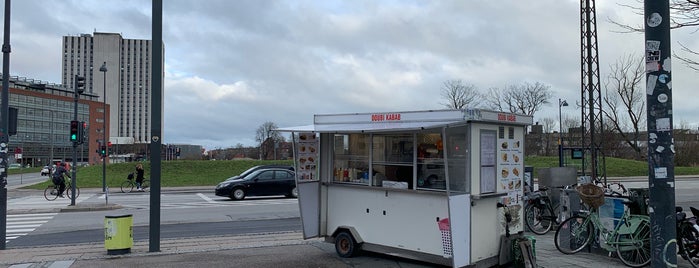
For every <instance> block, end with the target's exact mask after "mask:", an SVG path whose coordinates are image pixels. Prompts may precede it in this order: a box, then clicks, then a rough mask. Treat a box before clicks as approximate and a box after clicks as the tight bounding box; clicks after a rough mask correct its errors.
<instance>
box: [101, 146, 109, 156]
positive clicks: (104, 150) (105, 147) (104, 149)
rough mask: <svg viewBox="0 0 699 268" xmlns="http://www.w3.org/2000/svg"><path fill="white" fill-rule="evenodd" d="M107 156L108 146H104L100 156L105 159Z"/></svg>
mask: <svg viewBox="0 0 699 268" xmlns="http://www.w3.org/2000/svg"><path fill="white" fill-rule="evenodd" d="M106 155H107V146H104V145H102V148H101V149H100V156H102V157H104V156H106Z"/></svg>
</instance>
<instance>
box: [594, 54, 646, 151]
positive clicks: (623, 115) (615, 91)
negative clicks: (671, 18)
mask: <svg viewBox="0 0 699 268" xmlns="http://www.w3.org/2000/svg"><path fill="white" fill-rule="evenodd" d="M644 68H645V65H644V61H643V57H639V56H637V55H633V54H631V55H627V56H624V57H622V58H620V59H618V60H617V61H616V62H615V63H614V64H612V65H611V66H610V69H611V72H610V73H609V75H608V76H607V80H606V82H605V95H604V98H603V102H604V105H605V106H607V108H606V109H604V110H602V114H603V115H604V117H605V118H606V119H607V120H606V121H607V123H608V125H609V126H610V127H611V130H612V131H613V132H616V133H617V134H619V136H620V137H621V139H622V140H623V141H624V142H625V143H626V144H628V145H629V147H631V148H632V149H633V150H634V152H635V154H636V156H635V158H636V159H641V158H642V156H643V154H642V152H641V146H640V145H639V143H638V142H639V139H640V138H641V136H640V135H641V127H642V124H644V123H645V120H644V114H645V94H644V91H643V90H644V87H643V81H644V79H645V69H644Z"/></svg>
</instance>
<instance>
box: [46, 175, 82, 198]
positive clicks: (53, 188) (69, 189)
mask: <svg viewBox="0 0 699 268" xmlns="http://www.w3.org/2000/svg"><path fill="white" fill-rule="evenodd" d="M72 181H73V179H70V178H69V179H68V180H66V190H65V193H64V194H65V196H67V197H68V198H72V197H73V195H72V193H73V185H72ZM58 188H59V186H58V185H56V184H49V186H46V189H45V190H44V198H46V200H48V201H53V200H56V198H58ZM78 196H80V188H79V187H77V186H75V198H76V199H77V198H78Z"/></svg>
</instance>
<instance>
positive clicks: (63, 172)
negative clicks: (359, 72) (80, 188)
mask: <svg viewBox="0 0 699 268" xmlns="http://www.w3.org/2000/svg"><path fill="white" fill-rule="evenodd" d="M63 176H68V178H70V175H68V170H67V169H66V163H60V164H58V166H57V167H56V171H55V172H53V177H52V178H51V180H52V182H53V184H54V185H56V186H58V196H60V197H64V196H63V191H65V190H66V180H65V178H64V177H63Z"/></svg>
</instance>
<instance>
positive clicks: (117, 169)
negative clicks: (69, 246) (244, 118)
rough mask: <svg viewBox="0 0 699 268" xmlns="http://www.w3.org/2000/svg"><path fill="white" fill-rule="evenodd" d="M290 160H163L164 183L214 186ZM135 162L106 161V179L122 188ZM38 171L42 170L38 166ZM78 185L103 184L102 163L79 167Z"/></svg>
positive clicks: (146, 166)
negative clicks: (109, 162) (257, 169)
mask: <svg viewBox="0 0 699 268" xmlns="http://www.w3.org/2000/svg"><path fill="white" fill-rule="evenodd" d="M138 163H142V164H143V168H144V169H145V171H146V172H145V177H146V178H150V170H151V169H150V163H149V162H138ZM292 163H293V162H292V161H291V160H284V161H273V160H269V161H262V160H230V161H205V160H201V161H184V160H182V161H163V162H162V164H161V173H160V178H161V184H160V185H161V186H162V187H177V186H214V185H216V184H218V183H219V182H221V181H223V180H225V179H227V178H229V177H232V176H235V175H238V174H240V173H241V172H243V171H245V170H247V169H248V168H251V167H253V166H256V165H270V164H284V165H291V164H292ZM136 164H137V163H136V162H130V163H115V164H107V170H106V182H107V185H108V186H109V187H110V188H115V187H116V188H119V186H120V185H121V183H122V182H124V181H125V180H126V176H128V174H129V173H131V172H134V171H135V170H136ZM36 172H37V173H39V170H38V169H37V170H36ZM77 177H78V180H77V181H78V184H77V185H78V186H80V187H81V188H102V165H95V166H89V167H79V168H78V174H77ZM49 183H51V182H50V180H49V177H47V178H46V181H45V182H43V183H40V184H36V185H33V186H30V187H29V188H32V189H44V188H46V186H48V185H49Z"/></svg>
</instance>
